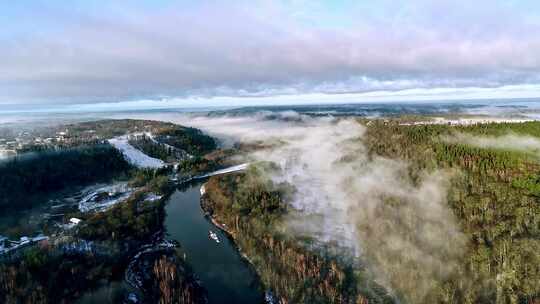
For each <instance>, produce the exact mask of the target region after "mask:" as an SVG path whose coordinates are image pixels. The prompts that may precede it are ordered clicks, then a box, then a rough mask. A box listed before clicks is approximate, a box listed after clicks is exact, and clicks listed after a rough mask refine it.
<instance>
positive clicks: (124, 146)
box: [109, 135, 165, 169]
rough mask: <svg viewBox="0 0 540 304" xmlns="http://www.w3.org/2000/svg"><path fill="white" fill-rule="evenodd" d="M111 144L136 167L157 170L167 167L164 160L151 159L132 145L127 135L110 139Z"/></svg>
mask: <svg viewBox="0 0 540 304" xmlns="http://www.w3.org/2000/svg"><path fill="white" fill-rule="evenodd" d="M109 143H110V144H111V145H113V146H114V147H115V148H116V149H118V150H120V152H122V154H124V157H125V158H126V159H127V161H128V162H129V163H131V164H132V165H134V166H136V167H139V168H154V169H157V168H161V167H164V166H165V162H163V161H162V160H160V159H157V158H153V157H150V156H148V155H146V154H144V153H143V152H141V151H139V150H137V149H136V148H135V147H133V146H132V145H130V144H129V143H128V136H127V135H125V136H119V137H115V138H112V139H109Z"/></svg>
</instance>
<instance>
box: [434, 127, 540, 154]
mask: <svg viewBox="0 0 540 304" xmlns="http://www.w3.org/2000/svg"><path fill="white" fill-rule="evenodd" d="M442 140H443V141H446V142H449V143H461V144H465V145H469V146H473V147H478V148H493V149H500V150H509V151H517V152H526V153H532V154H535V155H540V140H538V138H536V137H533V136H528V135H519V134H515V133H512V132H509V133H507V134H505V135H501V136H475V135H471V134H464V133H455V134H453V135H452V136H446V137H443V138H442Z"/></svg>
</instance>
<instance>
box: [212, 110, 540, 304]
mask: <svg viewBox="0 0 540 304" xmlns="http://www.w3.org/2000/svg"><path fill="white" fill-rule="evenodd" d="M358 123H360V124H363V125H364V126H365V127H366V133H365V134H364V136H362V137H361V138H359V139H358V140H359V141H361V143H362V145H364V146H365V147H366V149H367V151H368V155H369V157H371V158H376V157H385V158H388V159H398V160H401V161H404V162H405V163H406V164H407V167H406V170H407V174H408V175H409V178H410V180H411V181H413V183H420V182H421V180H422V178H424V177H425V176H426V173H430V172H435V171H441V170H443V171H445V172H449V176H450V180H449V186H448V192H447V193H446V203H447V204H448V207H449V210H450V211H451V212H452V213H453V215H454V217H455V218H456V219H457V224H458V226H459V229H460V230H461V232H462V233H463V235H464V236H465V241H464V243H463V244H461V243H460V244H457V243H456V244H454V245H455V246H461V245H462V246H464V248H463V252H464V253H463V255H462V256H458V257H452V258H453V259H454V258H456V259H458V261H459V263H458V265H457V267H456V268H455V269H453V271H452V272H451V273H448V274H446V275H444V276H440V277H439V278H442V279H440V280H433V281H432V282H431V284H430V287H429V290H428V292H427V294H422V295H419V294H418V292H417V291H416V290H415V289H416V288H417V287H418V286H416V287H415V282H416V281H415V279H414V278H418V277H419V276H421V275H422V273H424V272H425V270H424V269H422V265H420V264H415V263H416V261H415V260H410V259H408V258H407V257H408V255H409V254H410V253H407V252H394V253H393V254H394V255H393V256H390V257H388V258H387V259H386V260H385V261H384V262H386V263H388V264H385V265H383V264H380V263H381V260H377V258H376V257H377V256H378V254H380V253H379V252H377V251H379V250H380V248H377V247H376V246H374V247H368V248H366V252H365V254H364V257H363V258H362V259H363V263H361V264H363V265H368V266H367V267H370V266H369V264H370V263H371V264H372V265H371V266H374V269H384V270H385V271H389V270H392V269H393V270H392V271H391V272H390V275H389V276H388V279H389V282H387V284H386V285H385V287H384V288H383V287H382V286H380V285H378V284H377V283H375V282H374V281H373V280H372V277H371V276H370V275H369V271H366V270H365V269H363V268H362V267H351V264H350V263H348V262H347V261H344V260H343V258H342V257H339V256H335V255H334V256H333V255H331V254H328V251H325V250H324V247H320V246H319V247H317V248H316V249H313V246H310V240H309V239H308V240H305V239H299V238H297V237H292V236H291V235H288V234H287V233H283V229H282V227H283V226H284V225H283V221H284V217H285V215H286V214H288V213H290V212H291V210H289V207H288V204H287V196H288V195H290V193H291V191H294V189H291V188H289V187H288V186H286V185H275V184H273V183H272V182H271V181H270V180H269V179H268V178H267V176H268V174H267V173H266V172H265V170H268V166H263V167H262V169H261V167H260V166H258V168H257V167H252V168H250V170H249V171H248V172H246V173H245V174H236V175H227V176H221V177H212V178H211V179H210V180H209V181H208V183H207V184H206V195H205V198H204V199H203V207H204V209H205V210H206V211H207V212H208V214H210V215H211V216H212V217H213V218H215V219H216V220H217V221H218V222H220V223H222V224H224V225H223V226H224V227H226V228H225V229H227V230H228V231H229V232H230V233H231V235H232V236H233V238H234V239H235V241H236V242H237V244H238V245H239V247H240V249H241V251H242V252H244V253H245V254H246V255H247V256H248V257H249V259H250V261H251V262H252V264H253V265H254V267H255V268H256V270H257V271H258V273H259V275H260V276H261V279H262V281H263V284H264V285H265V286H267V287H268V288H271V289H272V290H273V291H274V292H275V293H276V295H277V296H278V298H279V299H280V300H281V301H282V303H393V302H395V301H399V302H403V303H537V302H538V301H540V204H539V190H540V186H539V182H538V181H539V180H540V177H539V175H538V172H539V169H540V164H539V163H538V157H537V155H536V154H535V152H534V151H524V150H516V149H514V147H510V148H504V147H502V148H501V147H482V146H475V145H470V144H467V143H463V142H456V141H448V140H446V138H449V137H455V136H456V135H459V134H467V135H470V136H481V137H486V136H488V137H493V138H497V137H500V136H506V135H508V134H512V135H516V136H533V137H540V122H526V123H503V124H496V123H490V124H478V125H469V126H449V125H402V124H400V120H399V119H396V120H389V121H383V120H372V121H371V122H369V121H368V120H364V119H358ZM270 167H271V166H270ZM265 176H266V177H265ZM359 199H360V200H361V198H359ZM382 199H383V206H379V208H380V210H379V211H378V214H379V215H380V216H382V217H385V216H387V214H396V213H399V212H401V211H400V210H403V206H404V205H403V204H406V202H404V201H399V198H394V197H388V198H382ZM411 216H413V217H414V215H411ZM384 220H385V221H386V222H385V226H386V227H392V226H395V227H399V225H400V223H398V222H393V221H399V220H404V219H400V217H385V218H384ZM408 220H412V223H415V221H416V225H424V224H425V223H421V222H419V221H420V220H421V217H417V218H416V219H414V220H413V219H408ZM358 228H359V229H368V230H369V229H374V227H371V226H370V224H369V223H365V224H363V225H360V226H359V227H358ZM401 233H402V234H403V237H404V238H406V239H409V240H411V242H415V241H416V240H415V238H416V236H415V235H414V234H413V233H414V230H413V231H401ZM449 258H450V257H449ZM400 268H403V269H406V270H407V271H406V272H403V271H401V270H400ZM388 287H390V288H388ZM389 290H393V292H392V294H390V293H388V292H389Z"/></svg>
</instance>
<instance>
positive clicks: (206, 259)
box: [165, 184, 263, 303]
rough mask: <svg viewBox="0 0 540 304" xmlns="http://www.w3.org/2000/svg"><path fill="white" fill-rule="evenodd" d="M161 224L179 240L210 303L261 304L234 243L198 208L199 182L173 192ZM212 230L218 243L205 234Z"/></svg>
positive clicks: (253, 278)
mask: <svg viewBox="0 0 540 304" xmlns="http://www.w3.org/2000/svg"><path fill="white" fill-rule="evenodd" d="M166 211H167V218H166V220H165V226H166V229H167V232H168V234H169V237H170V238H173V239H175V240H177V241H179V242H180V245H181V247H182V249H183V251H184V252H185V253H186V259H187V262H188V263H189V264H191V266H192V267H193V270H194V272H195V274H196V275H197V276H198V277H199V278H200V279H201V280H202V282H203V284H204V286H205V287H206V289H207V290H208V298H209V302H210V303H262V302H263V294H262V291H261V290H260V288H259V284H258V279H257V276H256V274H255V272H254V271H253V270H252V269H251V268H250V267H249V265H248V264H247V263H246V262H245V261H244V260H243V259H242V258H241V256H240V255H239V253H238V251H237V249H236V248H235V247H234V244H233V243H232V242H231V241H230V240H229V239H228V238H227V236H226V235H225V234H224V233H223V232H221V231H219V230H218V229H217V228H216V227H215V226H214V225H213V224H212V223H211V222H210V221H209V220H208V219H207V218H205V217H204V213H203V211H202V209H201V207H200V184H195V185H193V186H191V187H190V188H188V189H187V190H184V191H183V192H181V191H177V192H176V193H174V194H173V195H172V196H171V198H170V200H169V202H168V203H167V207H166ZM210 230H211V231H214V232H216V234H217V236H218V238H219V240H220V243H216V242H215V241H214V240H212V239H210V238H209V236H208V233H209V231H210Z"/></svg>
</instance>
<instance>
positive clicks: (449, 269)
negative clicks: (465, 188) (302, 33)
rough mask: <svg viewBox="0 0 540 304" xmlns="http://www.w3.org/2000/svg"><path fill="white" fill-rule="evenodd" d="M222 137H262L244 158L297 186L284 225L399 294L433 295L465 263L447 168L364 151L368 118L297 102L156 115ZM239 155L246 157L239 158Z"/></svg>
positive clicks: (409, 297)
mask: <svg viewBox="0 0 540 304" xmlns="http://www.w3.org/2000/svg"><path fill="white" fill-rule="evenodd" d="M161 119H166V120H170V121H172V122H175V123H179V124H182V125H188V126H192V127H196V128H200V129H202V130H203V131H205V132H207V133H209V134H211V135H213V136H216V137H218V138H219V139H221V141H222V143H223V145H224V146H229V145H231V144H233V143H234V142H242V143H252V144H259V145H258V146H257V147H260V148H259V149H256V150H255V151H253V152H249V153H248V155H246V156H245V157H246V158H247V160H249V161H253V162H257V161H270V162H274V163H276V164H277V165H278V166H279V167H280V169H281V170H278V171H277V172H279V173H275V174H273V175H272V176H270V178H271V179H272V180H274V181H275V182H278V183H279V182H287V183H289V184H291V185H293V186H294V188H295V189H296V191H295V193H294V195H293V197H292V199H291V201H289V202H287V203H289V204H290V206H291V207H292V209H293V210H294V211H293V212H291V213H290V215H289V217H288V218H287V221H286V223H287V224H286V229H287V230H288V232H290V233H293V234H295V235H298V236H308V237H311V238H313V239H314V240H315V243H316V244H319V245H325V246H327V245H330V246H333V247H334V248H338V250H339V251H340V252H341V253H342V254H343V255H348V256H353V257H355V259H358V260H361V261H365V262H367V263H363V264H367V265H368V268H369V271H370V273H372V274H373V276H374V278H375V279H376V280H377V281H378V282H379V283H381V284H383V285H384V286H386V287H387V288H388V289H389V290H390V291H392V292H393V293H395V294H396V296H397V297H398V298H400V299H404V300H406V301H407V302H412V303H420V302H428V301H429V295H430V293H431V292H433V291H434V288H438V287H440V286H441V284H443V283H444V282H445V281H446V280H447V279H449V278H450V277H452V276H455V275H458V273H459V272H461V269H460V265H461V264H462V263H461V256H462V254H463V251H464V248H465V242H466V241H465V237H464V236H463V234H462V233H461V232H460V230H459V228H458V225H457V224H456V221H455V219H454V215H453V213H452V211H451V210H450V209H449V207H448V206H447V188H448V186H449V179H450V178H451V176H452V174H453V173H451V172H443V171H435V172H426V173H425V174H424V175H423V176H422V177H421V178H420V180H415V181H413V180H412V179H411V178H410V177H409V174H408V164H407V163H406V162H405V161H402V160H398V159H387V158H383V157H377V156H370V155H369V154H368V152H367V149H366V147H365V145H364V143H363V139H364V137H365V132H366V127H365V126H363V125H361V124H360V123H358V122H357V121H356V120H354V119H352V118H347V119H336V118H332V117H323V118H321V117H318V118H313V117H310V116H306V115H301V114H298V113H296V112H293V111H287V112H280V113H275V112H272V113H270V112H259V113H256V114H252V115H249V116H247V115H237V116H232V115H213V116H203V115H200V114H199V115H197V114H193V115H171V116H168V117H163V116H162V117H161ZM243 161H244V160H243Z"/></svg>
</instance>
